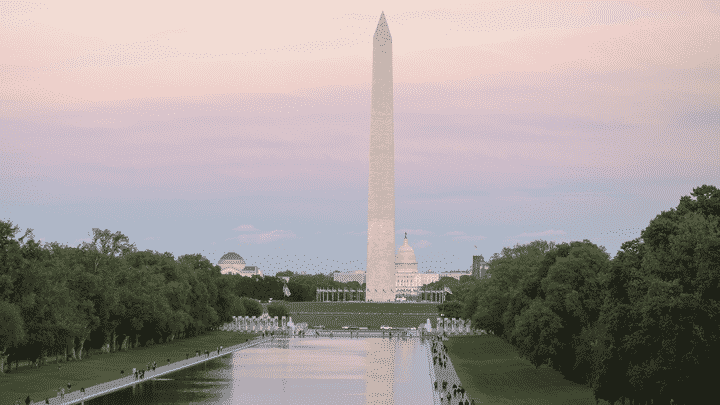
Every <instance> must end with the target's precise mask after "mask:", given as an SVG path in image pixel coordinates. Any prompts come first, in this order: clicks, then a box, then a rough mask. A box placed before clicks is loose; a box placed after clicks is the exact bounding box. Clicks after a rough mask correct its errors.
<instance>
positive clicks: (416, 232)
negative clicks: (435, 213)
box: [396, 229, 432, 235]
mask: <svg viewBox="0 0 720 405" xmlns="http://www.w3.org/2000/svg"><path fill="white" fill-rule="evenodd" d="M405 232H407V233H408V235H430V234H432V232H430V231H426V230H424V229H400V230H398V231H396V233H397V234H400V235H403V234H405Z"/></svg>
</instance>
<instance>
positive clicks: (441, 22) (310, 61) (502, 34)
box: [0, 0, 720, 274]
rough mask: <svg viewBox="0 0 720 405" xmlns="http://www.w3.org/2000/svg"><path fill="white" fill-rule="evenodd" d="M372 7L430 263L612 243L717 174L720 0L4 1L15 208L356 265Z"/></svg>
mask: <svg viewBox="0 0 720 405" xmlns="http://www.w3.org/2000/svg"><path fill="white" fill-rule="evenodd" d="M381 12H384V13H385V16H386V19H387V22H388V26H389V29H390V32H391V34H392V40H393V74H394V119H395V212H396V214H395V228H396V236H397V238H396V245H397V247H399V246H401V245H402V242H403V237H404V233H405V232H407V235H408V241H409V244H410V245H411V246H412V247H413V248H414V249H415V253H416V256H417V259H418V262H419V265H418V268H419V271H420V272H425V271H428V270H433V271H448V270H467V269H469V268H470V267H471V264H472V256H473V255H479V254H482V255H483V256H484V257H485V258H486V259H488V258H490V256H492V254H493V253H496V252H500V251H501V249H502V248H503V247H511V246H513V245H515V244H517V243H520V244H523V243H528V242H530V241H533V240H536V239H544V240H552V241H555V242H557V243H559V242H566V241H573V240H583V239H589V240H590V241H592V242H594V243H596V244H598V245H602V246H604V247H605V248H606V249H607V251H608V253H609V254H610V255H612V256H614V255H615V254H616V252H617V251H618V249H619V248H620V245H621V244H622V242H624V241H627V240H631V239H633V238H636V237H638V236H640V231H641V230H642V229H643V228H645V227H646V226H647V225H648V223H649V221H650V220H652V219H653V218H654V217H655V216H656V215H658V214H659V213H660V212H661V211H663V210H668V209H670V208H671V207H676V206H677V204H678V202H679V199H680V197H681V196H684V195H689V194H690V193H691V192H692V189H693V188H694V187H698V186H701V185H703V184H710V185H714V186H717V187H720V181H719V180H720V141H719V139H720V80H719V79H718V78H720V1H716V0H699V1H676V0H668V1H586V2H570V1H551V2H538V1H496V2H457V1H453V0H449V1H442V2H429V1H404V2H400V1H394V2H391V1H382V2H381V1H362V2H360V1H350V2H346V1H327V2H319V1H318V2H313V1H309V2H290V1H284V2H237V1H227V2H216V1H203V2H177V1H152V2H148V1H133V0H130V1H127V0H126V1H122V2H98V1H79V0H63V1H51V2H22V1H9V2H2V1H0V219H3V220H10V221H12V222H13V223H14V224H16V225H18V226H19V227H20V228H21V234H22V232H24V230H25V229H26V228H32V229H34V235H35V238H36V239H41V240H42V241H44V242H53V241H57V242H61V243H66V244H69V245H71V246H76V245H78V244H80V243H81V242H82V241H84V240H89V234H92V228H100V229H109V230H110V231H112V232H115V231H120V232H122V233H123V234H125V235H127V236H128V237H129V238H130V242H133V243H135V244H136V246H137V247H138V249H140V250H146V249H150V250H153V251H158V252H171V253H173V254H174V255H175V256H176V257H178V256H180V255H184V254H194V253H201V254H203V255H204V256H206V257H207V258H208V259H209V260H211V261H212V262H214V263H217V260H219V259H220V257H221V256H222V255H223V254H224V253H226V252H229V251H234V252H236V253H238V254H240V255H241V256H242V257H243V258H244V259H245V261H246V263H247V264H248V265H256V266H259V267H260V269H261V270H262V271H263V272H264V273H265V274H274V273H275V272H277V271H281V270H293V271H306V272H309V273H316V272H318V271H322V272H325V273H327V272H330V271H333V270H341V271H351V270H358V269H362V270H364V269H365V261H366V256H367V209H368V207H367V200H368V170H369V163H368V150H369V135H370V85H371V79H372V70H371V68H372V36H373V33H374V31H375V28H376V26H377V24H378V20H379V18H380V13H381ZM18 236H20V235H18Z"/></svg>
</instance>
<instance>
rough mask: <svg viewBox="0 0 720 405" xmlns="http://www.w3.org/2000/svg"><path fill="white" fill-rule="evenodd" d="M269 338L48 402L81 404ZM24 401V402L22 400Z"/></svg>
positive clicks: (35, 402) (38, 401) (257, 339)
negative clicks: (138, 378) (140, 378)
mask: <svg viewBox="0 0 720 405" xmlns="http://www.w3.org/2000/svg"><path fill="white" fill-rule="evenodd" d="M268 340H270V338H269V337H267V338H263V337H262V336H258V337H256V338H254V339H253V340H250V341H247V342H245V343H241V344H239V345H235V346H232V347H224V348H223V349H222V350H221V351H220V354H218V352H217V351H214V352H212V353H211V354H210V356H209V357H205V354H201V355H200V356H195V357H191V358H190V359H188V360H182V361H178V362H175V363H170V364H167V365H164V366H158V367H157V368H156V369H155V372H153V371H152V370H150V371H146V372H145V378H144V379H142V380H137V381H136V380H135V377H134V376H132V375H129V376H127V377H123V378H119V379H117V380H113V381H109V382H106V383H102V384H98V385H95V386H92V387H89V388H85V396H84V397H83V395H82V393H81V392H80V390H79V389H77V390H75V391H73V392H71V393H67V392H66V393H65V398H64V400H61V399H60V397H59V396H56V397H54V398H50V404H52V405H70V404H81V403H82V402H83V401H84V400H88V399H92V398H96V397H100V396H103V395H105V394H108V393H110V392H113V391H117V390H121V389H123V388H127V387H132V386H133V385H134V384H137V383H140V382H142V381H145V380H149V379H152V378H155V377H159V376H161V375H163V374H169V373H173V372H175V371H178V370H182V369H184V368H187V367H192V366H195V365H197V364H201V363H203V362H205V361H209V360H212V359H214V358H217V357H221V356H224V355H226V354H228V353H232V352H235V351H238V350H242V349H245V348H248V347H252V346H256V345H258V344H261V343H264V342H266V341H268ZM130 374H132V370H130ZM23 403H24V402H23ZM32 403H33V404H44V403H45V400H44V399H42V400H36V401H34V402H32Z"/></svg>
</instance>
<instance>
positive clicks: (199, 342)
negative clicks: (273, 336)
mask: <svg viewBox="0 0 720 405" xmlns="http://www.w3.org/2000/svg"><path fill="white" fill-rule="evenodd" d="M255 336H256V334H244V333H237V332H225V331H210V332H207V333H206V334H204V335H201V336H196V337H192V338H186V339H179V340H174V341H172V342H170V343H164V344H161V345H155V346H152V347H139V348H137V349H131V350H128V351H122V352H116V353H108V354H97V355H94V356H92V357H90V358H86V359H84V360H82V361H71V362H63V363H60V365H61V368H60V370H58V367H57V365H56V364H55V363H52V364H48V365H46V366H41V367H40V368H37V369H36V368H32V367H21V368H19V369H18V370H13V371H12V372H11V373H9V374H5V375H2V376H0V405H12V404H13V403H14V401H15V399H17V398H18V397H22V399H23V400H24V399H25V397H26V396H27V395H28V394H29V395H30V398H31V399H32V400H33V401H39V400H40V399H43V400H44V399H45V398H47V397H50V398H53V397H55V396H57V390H58V389H59V388H60V387H65V390H66V392H67V383H68V382H70V383H71V384H72V391H77V390H79V389H80V388H81V387H85V388H87V387H90V386H93V385H96V384H101V383H105V382H108V381H112V380H115V379H117V378H120V377H121V375H120V370H125V375H126V376H127V375H128V373H131V372H132V369H133V367H135V368H143V369H144V368H145V365H146V364H147V363H148V362H152V361H156V362H157V364H158V366H160V365H166V364H168V359H170V363H172V362H175V361H179V360H185V354H186V353H187V354H190V356H194V355H195V350H198V349H200V350H203V351H204V350H215V349H216V348H217V347H218V346H221V345H222V346H225V347H228V346H233V345H236V344H240V343H244V342H245V341H247V340H249V339H252V338H253V337H255ZM23 403H24V402H23Z"/></svg>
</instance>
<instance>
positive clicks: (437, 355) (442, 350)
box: [432, 340, 475, 405]
mask: <svg viewBox="0 0 720 405" xmlns="http://www.w3.org/2000/svg"><path fill="white" fill-rule="evenodd" d="M432 352H433V365H438V364H439V365H440V367H443V368H447V361H448V357H447V347H445V345H443V344H442V343H439V342H438V341H437V340H436V341H434V342H433V343H432ZM444 385H447V382H445V383H444ZM441 388H442V389H443V390H444V389H445V387H444V386H443V387H438V382H437V381H435V389H436V390H439V389H441ZM458 396H459V397H460V399H459V401H458V404H459V405H470V404H472V405H475V400H474V399H473V400H470V399H468V398H467V396H466V395H465V388H463V387H461V386H459V385H457V384H453V386H452V393H450V390H448V392H447V394H446V395H445V396H443V395H442V394H441V396H440V399H441V400H443V401H444V400H445V399H447V403H448V405H450V404H451V403H452V399H453V398H457V397H458ZM463 398H464V399H463Z"/></svg>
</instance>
